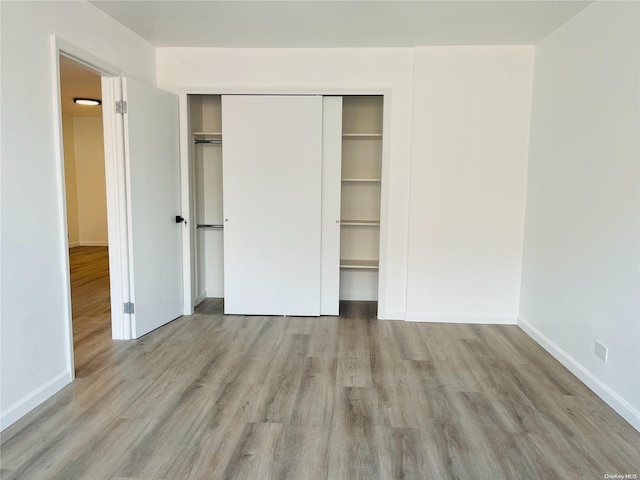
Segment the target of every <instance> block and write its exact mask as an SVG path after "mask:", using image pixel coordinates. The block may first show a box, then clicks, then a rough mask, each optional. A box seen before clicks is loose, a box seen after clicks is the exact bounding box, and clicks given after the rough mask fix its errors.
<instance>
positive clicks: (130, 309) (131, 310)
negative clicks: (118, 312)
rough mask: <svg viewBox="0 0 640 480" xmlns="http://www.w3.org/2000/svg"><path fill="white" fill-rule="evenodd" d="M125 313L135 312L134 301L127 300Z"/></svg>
mask: <svg viewBox="0 0 640 480" xmlns="http://www.w3.org/2000/svg"><path fill="white" fill-rule="evenodd" d="M124 313H128V314H130V315H131V314H133V313H134V309H133V303H131V302H125V304H124Z"/></svg>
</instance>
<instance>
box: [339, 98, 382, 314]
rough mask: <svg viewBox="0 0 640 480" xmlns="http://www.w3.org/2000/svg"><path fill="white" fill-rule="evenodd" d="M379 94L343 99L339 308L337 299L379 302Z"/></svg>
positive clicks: (380, 161)
mask: <svg viewBox="0 0 640 480" xmlns="http://www.w3.org/2000/svg"><path fill="white" fill-rule="evenodd" d="M383 98H384V97H383V96H382V95H372V96H366V95H352V96H343V99H342V154H341V157H342V158H341V192H340V294H339V298H340V300H341V309H342V307H343V304H342V301H366V302H376V303H377V300H378V269H379V260H380V204H381V185H382V125H383ZM375 309H376V310H377V304H376V305H375Z"/></svg>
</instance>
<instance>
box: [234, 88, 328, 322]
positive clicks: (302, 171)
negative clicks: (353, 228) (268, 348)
mask: <svg viewBox="0 0 640 480" xmlns="http://www.w3.org/2000/svg"><path fill="white" fill-rule="evenodd" d="M222 131H223V138H224V141H223V170H224V179H223V184H224V185H223V187H224V188H223V195H224V201H223V204H224V217H225V231H224V293H225V313H230V314H253V315H319V314H320V241H321V240H320V237H321V216H320V215H321V203H320V200H321V163H322V97H319V96H254V95H239V96H233V95H232V96H229V95H225V96H223V98H222Z"/></svg>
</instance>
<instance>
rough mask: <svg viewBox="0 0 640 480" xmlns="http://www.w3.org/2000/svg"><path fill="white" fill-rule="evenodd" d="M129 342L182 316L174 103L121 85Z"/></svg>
mask: <svg viewBox="0 0 640 480" xmlns="http://www.w3.org/2000/svg"><path fill="white" fill-rule="evenodd" d="M123 88H124V96H125V100H126V101H127V104H128V108H127V113H126V114H125V116H124V119H125V124H124V125H125V145H126V168H127V177H128V182H129V236H130V238H129V242H130V245H131V264H132V268H131V299H132V301H133V302H134V304H135V313H134V314H133V315H132V319H133V322H132V323H133V332H132V333H133V338H139V337H141V336H142V335H145V334H146V333H149V332H150V331H152V330H154V329H156V328H158V327H160V326H162V325H164V324H165V323H167V322H169V321H171V320H173V319H174V318H177V317H179V316H181V315H182V311H183V308H182V300H183V297H182V229H183V228H184V223H176V221H175V217H176V215H180V213H181V205H180V155H179V149H178V131H179V129H178V97H177V96H176V95H174V94H172V93H169V92H165V91H163V90H159V89H157V88H155V87H152V86H151V85H147V84H144V83H141V82H138V81H136V80H132V79H130V78H125V79H123Z"/></svg>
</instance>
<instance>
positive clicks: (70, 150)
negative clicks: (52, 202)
mask: <svg viewBox="0 0 640 480" xmlns="http://www.w3.org/2000/svg"><path fill="white" fill-rule="evenodd" d="M62 131H63V147H64V183H65V193H66V198H65V200H66V202H67V230H68V234H69V246H70V247H76V246H78V245H80V227H79V225H78V189H77V183H78V182H77V179H76V146H75V141H74V136H73V117H69V116H67V115H63V117H62Z"/></svg>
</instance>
